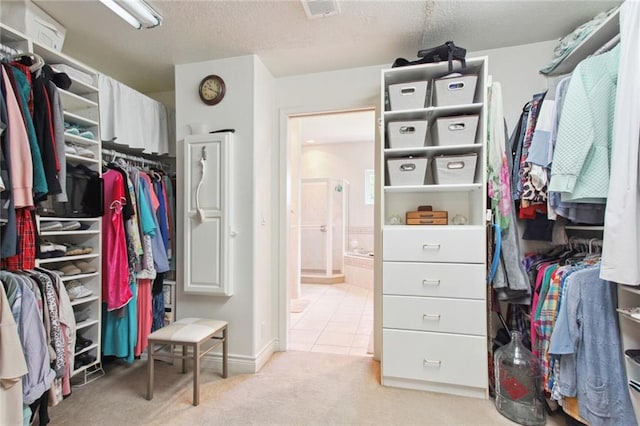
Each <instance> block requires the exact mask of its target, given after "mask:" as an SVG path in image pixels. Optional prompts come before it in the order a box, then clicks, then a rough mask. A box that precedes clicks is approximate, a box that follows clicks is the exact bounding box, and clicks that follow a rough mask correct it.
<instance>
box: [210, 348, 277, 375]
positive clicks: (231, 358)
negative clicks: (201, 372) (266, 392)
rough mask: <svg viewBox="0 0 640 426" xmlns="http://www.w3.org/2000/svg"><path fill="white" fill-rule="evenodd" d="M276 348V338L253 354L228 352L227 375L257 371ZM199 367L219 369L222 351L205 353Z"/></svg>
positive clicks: (220, 367)
mask: <svg viewBox="0 0 640 426" xmlns="http://www.w3.org/2000/svg"><path fill="white" fill-rule="evenodd" d="M277 348H278V339H272V340H271V341H269V342H267V343H266V344H265V345H264V347H263V348H262V349H261V350H260V351H259V352H258V353H257V355H255V356H247V355H238V354H229V355H228V359H227V367H228V369H229V375H234V374H254V373H257V372H258V371H260V369H261V368H262V367H263V366H264V365H265V364H266V363H267V361H269V358H271V355H273V354H274V352H276V351H277ZM201 367H202V368H203V369H205V368H208V369H214V370H215V371H221V370H222V353H219V351H216V352H215V353H214V352H209V353H207V354H206V355H205V356H203V357H202V361H201Z"/></svg>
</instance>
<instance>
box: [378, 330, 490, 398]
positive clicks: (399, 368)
mask: <svg viewBox="0 0 640 426" xmlns="http://www.w3.org/2000/svg"><path fill="white" fill-rule="evenodd" d="M382 339H383V341H382V342H383V343H382V344H383V348H382V351H383V352H382V353H383V364H382V365H383V367H382V374H383V377H390V378H402V379H412V380H422V381H426V382H436V383H447V384H452V385H462V386H466V387H475V388H485V387H486V386H487V381H488V378H487V342H486V339H485V338H484V337H479V336H461V335H457V334H447V333H429V332H420V331H404V330H384V331H383V332H382ZM427 389H428V387H427Z"/></svg>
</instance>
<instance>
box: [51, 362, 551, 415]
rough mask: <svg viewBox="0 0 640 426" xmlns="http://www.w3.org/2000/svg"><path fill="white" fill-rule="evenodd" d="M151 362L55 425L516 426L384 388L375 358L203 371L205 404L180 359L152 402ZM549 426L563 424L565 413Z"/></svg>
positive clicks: (433, 397) (164, 371)
mask: <svg viewBox="0 0 640 426" xmlns="http://www.w3.org/2000/svg"><path fill="white" fill-rule="evenodd" d="M145 364H146V363H145V362H144V361H136V362H135V363H134V365H132V366H129V367H125V366H122V365H118V366H111V367H108V368H107V375H106V376H105V377H103V378H101V379H99V380H97V381H95V382H93V383H90V384H88V385H86V386H84V387H82V388H74V390H73V394H72V395H71V396H70V397H69V398H68V399H66V400H64V401H63V402H62V403H60V404H59V405H58V406H57V407H53V408H51V409H50V416H51V423H50V424H51V425H54V426H55V425H172V426H173V425H361V424H362V425H456V426H458V425H512V424H514V423H512V422H510V421H509V420H507V419H505V418H504V417H502V416H501V415H500V414H499V413H498V412H497V411H496V410H495V408H494V406H493V402H492V401H491V400H479V399H472V398H463V397H454V396H449V395H444V394H435V393H430V392H421V391H412V390H406V389H395V388H390V387H383V386H381V385H380V379H379V377H380V364H379V363H378V362H377V361H373V360H372V359H371V358H369V357H356V356H347V355H335V354H322V353H315V352H296V351H290V352H280V353H277V354H275V355H274V356H273V357H272V358H271V359H270V360H269V362H268V363H267V365H265V367H264V368H263V369H262V370H261V371H260V372H259V373H256V374H243V375H231V376H230V377H229V378H227V379H222V378H221V377H220V376H219V375H218V373H217V372H214V371H211V370H208V369H206V368H205V369H203V371H202V373H201V381H202V382H201V388H200V405H199V406H197V407H194V406H192V405H191V396H192V387H191V384H192V380H191V378H192V376H191V374H190V373H187V374H185V375H182V374H180V368H179V363H178V362H176V366H171V365H169V364H166V363H162V362H158V363H156V386H155V395H154V399H153V400H151V401H147V400H146V399H145V389H146V370H145V367H146V365H145ZM547 424H562V423H560V422H559V418H558V419H557V420H556V418H552V419H550V421H548V422H547Z"/></svg>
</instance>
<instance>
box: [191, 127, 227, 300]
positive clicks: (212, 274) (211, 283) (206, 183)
mask: <svg viewBox="0 0 640 426" xmlns="http://www.w3.org/2000/svg"><path fill="white" fill-rule="evenodd" d="M231 138H232V134H231V133H215V134H207V135H192V136H186V137H185V140H184V147H183V151H182V152H183V169H182V170H183V173H184V180H183V183H184V199H183V201H184V204H183V206H184V208H183V209H182V210H183V211H182V212H181V214H182V215H183V224H184V235H183V247H184V291H185V293H199V294H215V295H224V296H230V295H231V294H233V279H232V275H231V268H229V265H231V260H232V254H233V244H232V243H233V237H234V236H235V232H234V230H233V229H232V225H231V220H232V218H233V216H232V203H231V198H230V194H231V193H232V192H231V188H232V181H231V176H232V175H231V173H230V165H231V164H232V152H231V147H232V143H231Z"/></svg>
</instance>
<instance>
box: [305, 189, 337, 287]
mask: <svg viewBox="0 0 640 426" xmlns="http://www.w3.org/2000/svg"><path fill="white" fill-rule="evenodd" d="M301 204H302V205H301V207H302V209H301V212H302V214H301V218H300V221H301V224H300V225H301V226H300V231H301V232H300V251H301V256H300V257H301V258H300V265H301V269H302V271H301V272H302V275H319V276H324V275H327V274H328V273H329V271H331V269H333V268H332V267H331V260H332V256H331V252H330V249H331V246H332V244H331V243H330V241H329V240H330V238H331V232H330V231H331V226H330V218H331V215H330V210H331V199H330V198H329V182H328V180H327V179H302V194H301Z"/></svg>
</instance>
